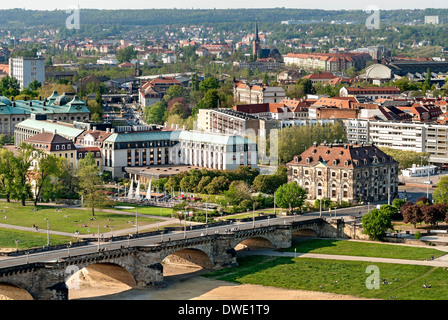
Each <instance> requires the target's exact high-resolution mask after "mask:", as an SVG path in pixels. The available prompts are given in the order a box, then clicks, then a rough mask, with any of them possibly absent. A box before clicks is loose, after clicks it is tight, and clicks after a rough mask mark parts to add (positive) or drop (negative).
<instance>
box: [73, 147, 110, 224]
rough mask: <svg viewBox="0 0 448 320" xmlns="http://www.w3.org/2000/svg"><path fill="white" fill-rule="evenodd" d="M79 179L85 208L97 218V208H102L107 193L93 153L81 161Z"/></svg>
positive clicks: (80, 192)
mask: <svg viewBox="0 0 448 320" xmlns="http://www.w3.org/2000/svg"><path fill="white" fill-rule="evenodd" d="M77 177H78V179H79V194H80V196H81V197H82V198H83V204H84V206H86V207H88V208H90V209H91V210H92V216H95V208H100V207H102V206H103V205H104V202H105V198H106V196H105V193H104V191H103V190H102V186H103V184H104V182H103V179H102V178H101V172H100V170H99V168H98V167H97V166H96V163H95V158H94V157H93V154H92V153H90V152H89V153H88V154H87V155H86V157H85V158H84V159H82V160H80V161H79V167H78V170H77Z"/></svg>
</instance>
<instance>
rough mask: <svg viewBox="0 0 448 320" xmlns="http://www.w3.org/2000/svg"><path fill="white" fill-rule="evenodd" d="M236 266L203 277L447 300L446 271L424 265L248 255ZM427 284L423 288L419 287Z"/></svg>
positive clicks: (385, 296)
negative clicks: (375, 280) (372, 285)
mask: <svg viewBox="0 0 448 320" xmlns="http://www.w3.org/2000/svg"><path fill="white" fill-rule="evenodd" d="M238 263H239V266H238V267H235V268H228V269H223V270H219V271H215V272H211V273H209V274H206V275H204V276H206V277H210V278H214V279H218V280H223V281H230V282H235V283H239V284H257V285H263V286H272V287H278V288H285V289H293V290H311V291H320V292H330V293H336V294H346V295H353V296H357V297H364V298H376V299H398V300H417V299H419V300H428V299H431V300H432V299H436V300H446V299H448V280H447V276H448V271H447V270H445V268H435V267H428V266H413V265H397V264H385V263H375V264H373V263H371V262H361V261H338V260H323V259H312V258H289V257H270V256H249V257H245V258H242V259H239V260H238ZM370 265H375V266H377V267H378V270H379V279H380V280H379V281H380V288H379V289H368V288H367V286H366V281H368V280H369V278H368V277H370V276H371V275H372V273H366V270H367V267H368V266H370ZM423 285H426V286H431V288H423V287H422V286H423Z"/></svg>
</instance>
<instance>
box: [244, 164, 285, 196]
mask: <svg viewBox="0 0 448 320" xmlns="http://www.w3.org/2000/svg"><path fill="white" fill-rule="evenodd" d="M287 182H288V172H287V169H286V167H283V166H282V167H278V169H277V171H276V173H275V174H272V175H258V176H257V177H256V178H255V179H254V182H253V184H252V189H253V190H254V191H258V192H263V193H267V194H274V193H275V191H276V190H277V189H278V187H280V186H281V185H283V184H285V183H287Z"/></svg>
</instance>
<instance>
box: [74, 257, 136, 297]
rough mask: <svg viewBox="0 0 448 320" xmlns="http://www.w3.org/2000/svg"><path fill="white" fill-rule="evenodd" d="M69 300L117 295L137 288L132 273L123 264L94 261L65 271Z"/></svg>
mask: <svg viewBox="0 0 448 320" xmlns="http://www.w3.org/2000/svg"><path fill="white" fill-rule="evenodd" d="M65 279H66V280H65V284H66V286H67V287H68V289H69V291H68V294H69V299H80V298H89V297H98V296H102V295H109V294H115V293H119V292H123V291H126V290H130V289H132V288H134V287H136V281H135V279H134V277H133V275H132V274H131V273H130V271H129V270H128V269H127V268H126V267H125V266H122V265H121V263H117V262H108V261H104V262H103V261H101V262H98V261H92V263H90V264H86V265H84V266H77V265H70V266H68V267H67V268H66V269H65Z"/></svg>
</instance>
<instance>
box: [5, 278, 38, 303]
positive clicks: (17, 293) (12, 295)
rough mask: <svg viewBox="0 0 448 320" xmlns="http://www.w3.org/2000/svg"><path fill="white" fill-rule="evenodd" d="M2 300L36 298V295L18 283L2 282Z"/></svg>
mask: <svg viewBox="0 0 448 320" xmlns="http://www.w3.org/2000/svg"><path fill="white" fill-rule="evenodd" d="M0 300H34V297H33V296H32V295H31V294H30V293H29V292H28V291H27V290H26V289H24V288H22V287H20V286H18V285H16V284H12V283H8V282H0Z"/></svg>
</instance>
